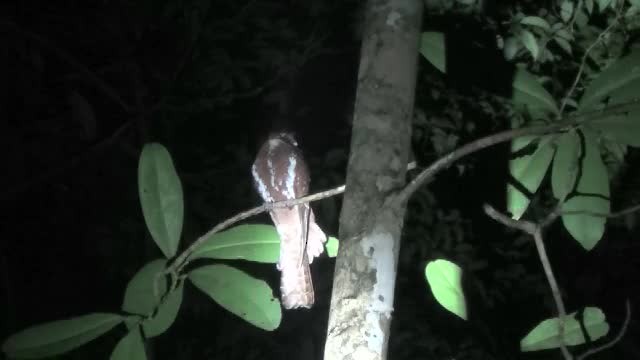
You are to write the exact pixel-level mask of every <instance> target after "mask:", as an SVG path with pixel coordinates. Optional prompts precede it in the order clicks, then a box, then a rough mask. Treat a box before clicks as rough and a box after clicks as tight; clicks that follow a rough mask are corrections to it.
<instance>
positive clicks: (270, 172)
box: [251, 133, 326, 309]
mask: <svg viewBox="0 0 640 360" xmlns="http://www.w3.org/2000/svg"><path fill="white" fill-rule="evenodd" d="M297 145H298V144H297V142H296V141H295V139H294V138H293V136H292V135H290V134H288V133H277V134H272V135H271V136H269V138H268V139H267V141H266V142H265V143H264V144H263V145H262V147H261V148H260V150H259V151H258V154H257V156H256V159H255V161H254V163H253V167H252V168H251V173H252V175H253V179H254V185H255V188H256V190H257V191H258V193H259V194H260V196H261V197H262V199H263V200H264V201H265V202H276V201H284V200H291V199H296V198H300V197H303V196H305V195H307V193H308V191H309V180H310V179H309V169H308V168H307V165H306V163H305V161H304V158H303V156H302V152H301V151H300V149H298V147H297ZM269 214H270V215H271V219H272V220H273V223H274V224H275V226H276V229H277V230H278V235H279V236H280V258H279V261H278V269H279V270H280V272H281V280H280V291H281V295H282V305H283V306H284V307H285V308H286V309H294V308H298V307H306V308H310V307H311V306H312V305H313V303H314V292H313V282H312V280H311V272H310V269H309V264H310V263H311V262H313V258H314V257H316V256H319V255H320V254H322V251H323V249H324V242H325V241H326V235H325V234H324V232H323V231H322V230H321V229H320V227H319V226H318V224H317V223H316V220H315V216H314V214H313V210H312V209H311V207H310V206H309V204H308V203H305V204H301V205H296V206H292V207H290V208H275V209H272V210H271V211H270V212H269Z"/></svg>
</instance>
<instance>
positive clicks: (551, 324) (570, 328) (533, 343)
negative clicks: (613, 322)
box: [520, 307, 609, 352]
mask: <svg viewBox="0 0 640 360" xmlns="http://www.w3.org/2000/svg"><path fill="white" fill-rule="evenodd" d="M575 315H576V313H575V312H574V313H571V314H569V315H567V317H566V318H565V323H564V331H563V339H564V344H565V345H568V346H575V345H580V344H584V343H585V338H584V336H583V334H582V329H581V328H580V323H579V322H578V321H577V320H576V319H575ZM558 322H559V319H558V318H557V317H555V318H551V319H547V320H544V321H542V322H541V323H540V324H538V326H536V327H535V328H534V329H533V330H531V331H530V332H529V334H527V336H525V337H524V338H523V339H522V340H521V341H520V350H521V351H523V352H524V351H536V350H544V349H554V348H558V347H560V345H561V343H562V342H561V341H560V334H559V332H558ZM584 327H585V330H586V331H587V334H588V335H589V338H590V339H591V340H592V341H595V340H598V339H599V338H601V337H603V336H605V335H606V334H607V333H608V332H609V324H607V321H606V319H605V317H604V314H603V313H602V311H601V310H600V309H598V308H594V307H587V308H585V310H584Z"/></svg>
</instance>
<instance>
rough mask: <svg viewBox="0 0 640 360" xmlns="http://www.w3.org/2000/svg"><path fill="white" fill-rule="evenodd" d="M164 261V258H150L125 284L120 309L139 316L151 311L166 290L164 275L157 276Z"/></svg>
mask: <svg viewBox="0 0 640 360" xmlns="http://www.w3.org/2000/svg"><path fill="white" fill-rule="evenodd" d="M165 263H166V260H165V259H156V260H152V261H150V262H148V263H147V264H146V265H145V266H143V267H142V268H141V269H140V270H138V272H137V273H136V274H135V275H134V276H133V278H131V280H129V284H127V289H126V290H125V292H124V301H123V303H122V310H124V311H126V312H128V313H131V314H137V315H141V316H147V315H151V314H152V313H153V311H154V309H155V308H156V307H157V306H158V305H159V304H160V300H161V298H162V296H163V295H164V293H165V292H166V291H167V283H166V280H165V278H164V276H160V278H158V275H159V274H161V273H162V272H163V271H164V269H165Z"/></svg>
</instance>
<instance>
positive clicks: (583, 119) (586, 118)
mask: <svg viewBox="0 0 640 360" xmlns="http://www.w3.org/2000/svg"><path fill="white" fill-rule="evenodd" d="M639 105H640V99H635V100H632V101H629V102H625V103H621V104H617V105H612V106H609V107H607V108H606V109H603V110H594V111H589V112H585V113H582V114H574V115H571V116H569V117H567V118H566V119H565V120H562V121H558V122H554V123H552V124H549V125H544V126H535V127H525V128H519V129H512V130H505V131H502V132H499V133H496V134H493V135H489V136H486V137H483V138H480V139H477V140H474V141H472V142H470V143H468V144H466V145H464V146H462V147H460V148H458V149H456V150H454V151H452V152H450V153H449V154H447V155H445V156H444V157H442V158H440V159H438V160H436V161H435V162H433V163H432V164H431V165H430V166H429V167H428V168H426V169H425V170H423V171H422V172H421V173H420V174H418V176H416V177H415V178H414V179H413V180H412V181H411V182H410V183H409V184H408V185H407V186H406V187H405V188H404V189H402V191H401V192H400V194H399V195H398V198H399V200H401V201H406V200H408V199H409V197H411V195H412V194H413V193H414V192H415V191H416V190H418V189H419V188H420V187H421V186H422V185H424V184H426V183H427V182H428V181H429V180H431V179H432V178H433V177H435V175H436V174H438V173H439V172H440V171H442V170H445V169H447V168H448V167H450V166H451V165H453V163H454V162H456V161H458V160H460V159H462V158H463V157H465V156H467V155H470V154H473V153H474V152H477V151H479V150H482V149H485V148H488V147H491V146H494V145H497V144H500V143H503V142H507V141H510V140H513V139H515V138H518V137H522V136H527V135H545V134H550V133H554V132H560V131H565V130H569V129H571V128H573V127H576V126H578V125H580V124H583V123H587V122H590V121H594V120H596V119H599V118H601V117H603V116H604V115H609V116H612V115H616V114H626V113H627V112H629V111H631V110H634V109H637V108H640V106H639Z"/></svg>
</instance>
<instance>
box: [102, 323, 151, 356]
mask: <svg viewBox="0 0 640 360" xmlns="http://www.w3.org/2000/svg"><path fill="white" fill-rule="evenodd" d="M110 359H111V360H146V359H147V354H146V352H145V349H144V342H143V340H142V335H141V334H140V328H137V327H136V328H135V329H133V330H131V331H129V332H128V333H127V335H125V336H124V337H123V338H122V339H120V341H118V344H117V345H116V347H115V348H114V349H113V352H112V353H111V357H110Z"/></svg>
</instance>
